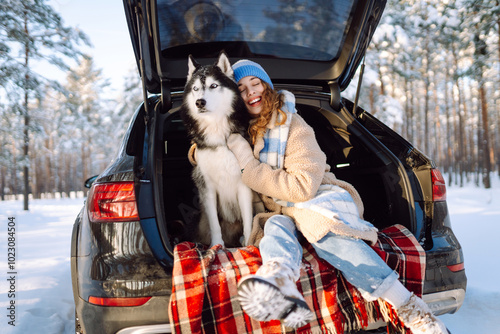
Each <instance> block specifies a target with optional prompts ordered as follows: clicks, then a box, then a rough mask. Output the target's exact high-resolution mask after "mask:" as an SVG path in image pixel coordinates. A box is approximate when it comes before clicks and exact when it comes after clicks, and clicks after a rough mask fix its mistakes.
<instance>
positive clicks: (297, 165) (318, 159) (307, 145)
mask: <svg viewBox="0 0 500 334" xmlns="http://www.w3.org/2000/svg"><path fill="white" fill-rule="evenodd" d="M276 115H277V113H275V114H274V115H273V119H271V121H270V122H269V125H268V127H269V128H272V127H273V126H274V124H276V122H275V119H276ZM263 147H264V140H263V138H262V137H259V138H257V140H256V143H255V145H254V148H253V154H254V158H255V159H254V160H252V161H250V162H249V163H248V164H246V166H245V168H244V170H243V171H242V178H243V182H244V183H245V184H246V185H247V186H249V187H250V188H251V189H252V190H254V191H255V192H256V193H258V194H260V199H261V200H262V202H263V203H264V206H265V209H266V210H265V212H262V210H258V211H261V212H260V213H259V212H258V213H257V215H256V216H255V217H254V222H253V228H252V234H251V237H250V243H251V244H254V245H258V244H259V242H260V239H261V238H262V237H263V236H264V231H263V227H264V224H265V222H266V221H267V219H269V217H271V216H273V215H276V214H283V215H287V216H289V217H292V218H293V219H294V221H295V224H296V226H297V228H298V229H299V231H301V232H302V234H303V235H304V237H305V238H306V239H307V240H308V241H309V242H310V243H314V242H316V241H319V240H320V239H321V238H323V237H324V236H325V235H326V234H327V233H328V232H330V231H331V232H334V233H336V234H339V235H345V236H351V237H355V238H359V239H363V240H366V241H368V242H370V243H371V244H374V243H375V242H376V240H377V233H376V230H375V229H374V230H370V231H360V230H356V229H353V228H351V227H349V226H347V225H346V224H345V223H343V222H342V221H341V220H336V219H329V218H326V217H324V216H322V215H320V214H319V213H316V212H313V211H311V210H307V209H300V208H295V207H283V206H280V205H279V204H277V203H276V202H275V201H274V200H273V199H272V198H279V199H281V200H284V201H288V202H294V203H297V202H304V201H308V200H310V199H312V198H313V197H314V196H315V194H316V192H317V191H318V188H319V186H320V185H321V184H333V185H336V186H339V187H341V188H343V189H345V190H346V191H348V192H349V194H351V196H352V198H353V199H354V202H355V203H356V205H357V207H358V211H359V214H360V217H361V218H362V217H363V203H362V201H361V197H360V196H359V194H358V192H357V191H356V189H354V187H353V186H352V185H351V184H349V183H347V182H345V181H341V180H338V179H337V178H336V177H335V175H334V174H333V173H331V172H330V166H329V165H328V164H327V163H326V156H325V154H324V153H323V151H322V150H321V149H320V147H319V145H318V143H317V141H316V138H315V135H314V130H313V129H312V128H311V127H310V126H309V125H308V124H307V123H306V122H305V121H304V119H303V118H302V117H301V116H299V115H298V114H293V117H292V121H291V124H290V130H289V135H288V141H287V146H286V151H285V157H284V166H283V169H272V168H271V166H269V165H268V164H265V163H261V162H260V161H259V152H260V151H261V150H262V148H263ZM254 207H258V205H257V206H255V205H254Z"/></svg>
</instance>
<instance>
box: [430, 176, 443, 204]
mask: <svg viewBox="0 0 500 334" xmlns="http://www.w3.org/2000/svg"><path fill="white" fill-rule="evenodd" d="M431 178H432V200H433V201H434V202H439V201H446V184H445V182H444V178H443V175H442V174H441V172H440V171H439V169H435V168H434V169H431Z"/></svg>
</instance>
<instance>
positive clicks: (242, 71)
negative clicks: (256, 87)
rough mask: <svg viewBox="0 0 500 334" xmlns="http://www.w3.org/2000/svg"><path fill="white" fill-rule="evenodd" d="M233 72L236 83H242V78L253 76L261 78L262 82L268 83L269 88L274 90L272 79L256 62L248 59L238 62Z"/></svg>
mask: <svg viewBox="0 0 500 334" xmlns="http://www.w3.org/2000/svg"><path fill="white" fill-rule="evenodd" d="M233 71H234V80H235V81H236V82H238V81H240V79H241V78H244V77H248V76H253V77H257V78H259V79H260V80H262V81H265V82H267V83H268V84H269V86H271V88H272V89H274V86H273V83H272V82H271V78H270V77H269V75H268V74H267V73H266V71H264V69H263V68H262V66H260V65H259V64H257V63H256V62H253V61H251V60H247V59H242V60H238V61H237V62H236V63H234V65H233Z"/></svg>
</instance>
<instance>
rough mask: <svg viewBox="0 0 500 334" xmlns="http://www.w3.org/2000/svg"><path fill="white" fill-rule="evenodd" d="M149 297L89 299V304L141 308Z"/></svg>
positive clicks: (92, 297) (91, 297)
mask: <svg viewBox="0 0 500 334" xmlns="http://www.w3.org/2000/svg"><path fill="white" fill-rule="evenodd" d="M150 299H151V297H132V298H130V297H122V298H116V297H113V298H108V297H94V296H90V297H89V303H91V304H94V305H99V306H116V307H129V306H141V305H144V304H146V303H147V302H148V301H149V300H150Z"/></svg>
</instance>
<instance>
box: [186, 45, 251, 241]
mask: <svg viewBox="0 0 500 334" xmlns="http://www.w3.org/2000/svg"><path fill="white" fill-rule="evenodd" d="M180 112H181V117H182V120H183V122H184V124H185V126H186V128H187V131H188V135H189V137H190V138H191V141H192V142H193V143H195V144H196V146H197V148H196V166H194V168H193V173H192V177H193V180H194V182H195V184H196V186H197V188H198V190H199V194H200V204H201V205H200V206H201V217H200V222H199V225H198V228H197V237H196V238H195V241H198V242H201V243H203V244H206V245H211V246H213V245H216V244H222V245H225V246H226V247H238V246H240V245H241V242H240V239H241V236H242V235H243V236H244V242H243V244H244V245H246V244H247V243H248V239H249V237H250V232H251V225H252V191H251V190H250V189H249V188H248V187H247V186H246V185H245V184H244V183H243V182H242V180H241V170H240V167H239V165H238V161H237V160H236V157H235V156H234V155H233V153H232V152H231V151H230V150H229V149H228V147H227V145H226V141H227V138H228V136H229V135H230V134H231V133H240V134H242V135H244V136H245V133H246V129H247V127H248V121H249V114H248V112H247V110H246V106H245V103H244V102H243V99H242V98H241V96H240V92H239V91H238V86H237V84H236V83H235V82H234V80H233V70H232V68H231V64H230V62H229V60H228V58H227V56H226V54H225V53H223V52H222V53H221V54H220V56H219V59H218V60H217V62H216V63H215V64H213V65H206V66H202V65H200V64H198V63H197V62H196V61H195V60H194V59H193V58H192V57H191V56H189V59H188V75H187V82H186V86H185V88H184V100H183V104H182V107H181V110H180Z"/></svg>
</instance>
